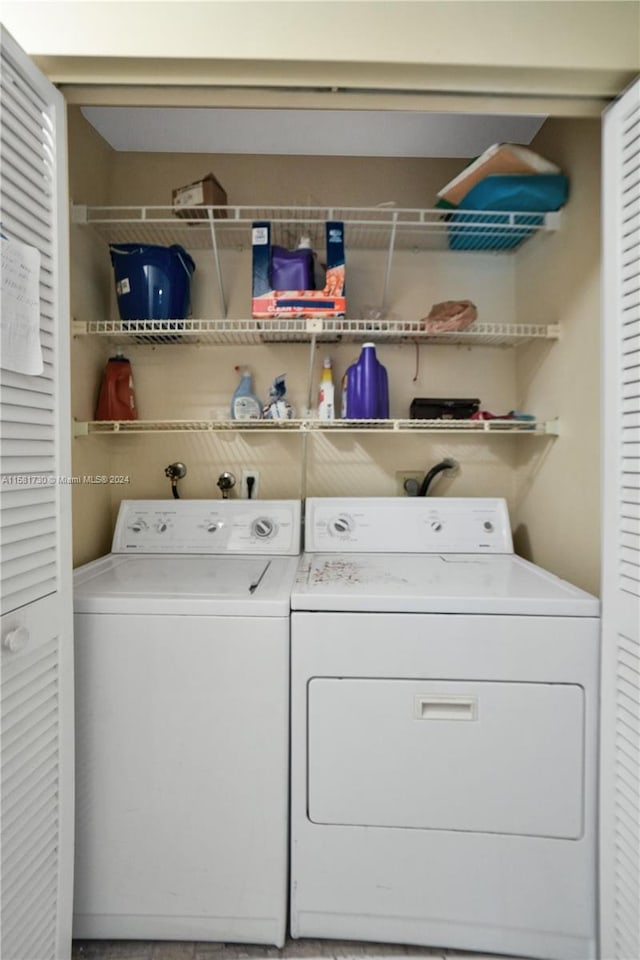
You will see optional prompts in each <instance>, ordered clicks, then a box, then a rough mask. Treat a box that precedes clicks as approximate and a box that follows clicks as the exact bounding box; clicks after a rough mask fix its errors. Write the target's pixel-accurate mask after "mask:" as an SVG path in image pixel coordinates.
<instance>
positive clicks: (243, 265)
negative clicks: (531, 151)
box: [111, 153, 519, 512]
mask: <svg viewBox="0 0 640 960" xmlns="http://www.w3.org/2000/svg"><path fill="white" fill-rule="evenodd" d="M114 164H115V166H114V176H113V187H112V190H111V201H112V202H114V203H121V204H129V203H133V204H136V203H156V204H168V203H169V202H170V199H171V190H172V189H173V188H174V187H177V186H181V185H183V184H186V183H189V182H191V181H193V180H196V179H198V178H199V177H201V176H202V175H203V174H204V173H206V172H208V171H209V170H211V171H212V172H214V173H215V175H216V176H217V177H218V179H219V180H220V182H221V183H222V184H223V185H224V187H225V189H226V191H227V194H228V197H229V202H230V203H239V204H244V203H249V204H250V203H262V204H264V203H267V204H285V205H290V204H292V203H293V204H295V203H298V204H307V203H311V204H320V205H324V204H336V205H340V204H345V205H353V206H358V205H367V206H371V205H375V204H377V203H379V202H385V201H394V202H395V203H396V205H398V206H409V207H430V206H432V205H433V203H434V200H435V194H436V191H437V189H438V188H439V187H440V186H442V184H443V183H445V182H446V181H447V180H448V179H450V177H451V176H452V175H453V174H455V173H457V172H458V170H459V169H460V168H461V167H462V166H463V165H464V161H461V160H415V159H413V160H386V159H384V160H381V159H373V158H337V157H336V158H327V157H323V158H316V157H286V156H280V157H277V156H276V157H263V156H227V155H224V156H223V155H220V156H209V155H194V154H180V155H171V154H153V155H146V154H141V153H117V154H116V156H115V159H114ZM297 239H298V238H297V236H293V235H292V237H291V243H292V244H293V245H295V243H296V242H297ZM183 242H184V243H185V244H188V239H187V240H184V241H183ZM192 253H193V256H194V259H195V261H196V273H195V275H194V281H193V310H194V316H199V317H203V316H204V317H210V316H214V317H215V316H219V315H220V313H219V304H218V300H217V295H216V284H215V279H214V278H215V273H214V269H213V260H212V255H211V253H209V252H207V251H192ZM346 255H347V299H348V312H349V315H350V316H355V317H357V316H360V313H361V311H362V309H363V308H364V307H365V306H366V305H367V304H377V303H379V302H380V300H381V295H382V284H383V277H384V272H385V266H386V256H385V254H384V253H382V252H372V251H355V250H349V249H347V254H346ZM223 272H224V278H225V293H226V295H227V299H228V302H229V315H230V316H231V317H238V318H242V317H247V316H249V315H250V291H251V252H250V250H249V249H245V250H242V251H235V252H234V251H230V252H225V253H224V255H223ZM467 297H468V298H470V299H473V300H474V302H476V303H477V304H478V307H479V310H480V315H481V317H483V318H484V319H486V320H493V321H497V322H500V321H502V322H511V321H512V319H513V315H514V299H513V298H514V265H513V260H512V258H510V257H506V258H504V257H496V256H494V255H491V254H487V255H480V256H477V257H476V256H467V255H464V254H463V255H459V254H451V253H448V252H443V253H435V254H434V253H410V252H409V253H399V254H397V255H396V256H395V257H394V263H393V270H392V279H391V289H390V297H389V301H390V308H391V310H392V311H393V312H394V313H396V314H397V315H399V316H400V317H402V318H406V319H411V320H415V319H419V318H420V317H423V316H425V315H426V314H427V313H428V311H429V309H430V308H431V306H432V304H433V303H435V302H437V301H439V300H444V299H457V298H467ZM111 309H112V316H114V317H115V316H117V311H116V305H115V302H112V306H111ZM309 350H310V348H309V345H308V344H274V345H264V346H207V345H166V346H158V347H148V346H141V345H132V346H130V347H129V346H128V347H127V355H128V356H129V357H130V359H131V362H132V364H133V369H134V377H135V384H136V396H137V401H138V406H139V410H140V416H141V417H142V418H143V419H145V418H160V419H163V418H166V419H175V418H190V417H192V418H206V419H209V418H214V419H215V418H225V417H226V416H227V415H228V409H229V402H230V398H231V394H232V392H233V390H234V388H235V386H236V384H237V375H236V373H235V372H234V366H235V365H237V364H238V365H245V364H246V365H248V366H249V367H250V368H251V369H252V371H253V372H254V383H255V389H256V392H257V393H258V395H259V397H260V398H261V399H262V400H266V397H267V392H268V387H269V384H270V382H271V381H272V380H273V378H274V377H275V376H276V375H277V374H280V373H286V377H287V385H288V396H289V399H290V401H291V403H292V404H293V406H294V410H295V411H296V413H297V415H299V416H300V415H303V413H304V411H305V408H306V406H307V403H308V393H307V376H308V368H309ZM359 351H360V346H359V345H357V344H327V345H320V346H319V347H318V348H317V350H316V355H315V361H314V376H313V384H312V397H311V405H312V407H313V406H315V405H316V403H317V388H318V381H319V376H320V368H321V365H322V358H323V356H324V355H325V354H328V355H330V356H331V357H332V360H333V365H334V375H335V382H336V390H337V392H338V393H339V383H340V378H341V376H342V374H343V372H344V370H345V369H346V367H347V366H348V364H349V363H351V362H352V361H353V360H355V359H356V358H357V356H358V354H359ZM378 353H379V356H380V359H381V360H382V362H383V363H384V364H385V365H386V366H387V368H388V371H389V377H390V383H391V414H392V416H395V417H407V416H408V411H409V405H410V403H411V400H412V398H413V397H415V396H444V397H446V396H473V397H475V396H478V397H480V398H481V399H482V401H483V402H484V404H485V405H486V406H487V407H488V408H489V409H493V410H503V411H504V410H508V409H511V407H512V406H513V403H514V401H515V381H514V374H515V356H514V352H513V351H510V350H493V349H489V348H474V349H473V350H470V349H466V348H464V349H463V348H456V347H433V346H432V347H428V346H425V345H423V346H421V347H420V348H419V352H418V351H417V350H416V348H415V347H414V346H413V345H412V344H410V343H407V344H402V345H385V344H379V345H378ZM414 377H415V378H416V379H415V380H414ZM111 442H112V443H113V447H112V450H113V460H112V470H113V472H115V473H123V474H125V475H130V476H131V484H130V486H129V487H128V488H127V489H126V490H122V489H117V488H112V490H111V494H112V510H113V512H115V511H116V509H117V505H118V502H119V500H120V497H121V496H122V495H126V496H130V495H132V496H160V497H162V496H167V495H168V494H169V485H168V482H167V481H166V479H165V478H164V467H165V466H166V464H167V463H169V462H170V461H171V460H175V459H181V460H183V461H184V462H185V463H186V464H187V468H188V474H187V477H186V478H185V480H184V481H183V482H182V483H181V491H182V494H183V495H184V496H193V497H216V496H219V492H218V490H217V488H216V479H217V476H218V475H219V473H221V472H222V471H223V470H231V471H232V472H233V473H235V474H236V476H237V477H238V478H239V477H240V474H241V471H242V468H243V467H253V468H257V469H259V470H260V495H261V496H262V497H300V496H302V495H304V494H305V493H306V494H308V495H317V496H322V495H346V496H348V495H385V494H394V493H396V490H397V483H398V482H397V480H396V476H395V474H396V471H397V470H415V471H417V472H420V471H422V472H425V471H426V470H427V469H428V468H429V467H430V466H431V465H433V463H435V462H437V461H438V460H440V459H441V458H442V457H443V456H445V455H447V454H449V455H452V456H456V457H457V459H459V460H460V461H461V462H462V466H463V469H462V471H461V473H460V474H459V475H458V476H457V477H456V478H455V479H453V478H451V479H450V480H449V479H448V478H444V477H443V478H441V479H440V481H439V483H438V486H437V491H438V492H439V493H443V492H445V491H449V492H450V493H452V494H455V495H469V494H487V495H488V494H491V493H493V494H496V493H499V494H502V495H504V496H506V497H508V498H511V495H512V491H513V457H514V454H515V450H514V442H513V441H511V440H509V439H508V438H505V437H496V438H494V439H482V438H480V439H479V438H475V437H471V438H465V439H457V438H456V440H455V442H453V443H452V440H451V438H448V437H442V436H433V437H429V436H421V437H419V438H416V437H415V436H406V437H405V436H391V437H389V436H388V435H387V436H379V435H368V436H364V435H355V434H351V435H348V436H346V435H342V436H336V437H333V438H328V437H326V436H320V437H310V438H309V439H308V444H309V448H308V456H309V472H308V476H307V486H306V488H305V487H304V486H303V483H302V474H301V461H302V444H303V439H302V437H301V436H288V435H283V436H273V435H271V436H266V435H265V436H259V437H256V436H254V435H251V436H247V435H246V434H245V435H234V434H229V433H222V434H215V433H214V434H211V435H198V436H185V435H172V436H171V437H167V436H160V437H159V436H145V437H135V438H133V437H121V438H112V440H111ZM517 442H519V440H518V439H516V440H515V443H517ZM435 490H436V487H435V486H434V491H435Z"/></svg>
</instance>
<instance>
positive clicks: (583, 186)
mask: <svg viewBox="0 0 640 960" xmlns="http://www.w3.org/2000/svg"><path fill="white" fill-rule="evenodd" d="M532 146H533V148H534V149H536V150H537V151H538V152H540V153H541V154H543V156H546V157H548V158H549V159H550V160H553V161H554V162H556V163H557V164H559V166H560V167H562V169H564V170H565V171H567V173H568V174H569V176H570V197H569V202H568V204H567V206H566V207H565V209H564V210H563V212H562V224H561V228H560V230H559V232H558V233H556V234H553V235H552V236H549V237H545V238H540V239H541V240H543V241H544V242H536V243H535V244H534V243H531V244H527V245H526V246H525V247H523V249H522V251H521V252H520V255H519V257H518V261H517V268H516V302H517V304H518V320H519V321H522V322H524V323H535V322H549V323H559V324H560V325H561V328H562V338H561V340H560V341H559V342H558V343H556V344H555V345H554V346H553V349H551V350H545V349H544V347H541V346H540V345H538V344H533V345H531V346H527V347H525V348H523V349H522V350H520V351H519V352H518V362H517V382H518V384H519V391H520V393H519V398H518V403H519V404H520V405H521V406H522V408H523V409H527V410H533V411H534V412H535V413H537V414H538V415H540V416H548V415H549V416H550V415H558V416H559V418H560V437H559V438H558V441H557V442H556V443H554V444H553V445H552V446H550V447H549V448H548V450H547V451H546V456H544V457H541V458H539V459H536V457H535V455H533V456H532V455H531V453H532V450H531V448H527V447H525V446H524V445H522V446H521V447H520V448H519V457H518V492H517V507H516V510H515V513H514V516H513V520H514V521H515V526H516V529H517V531H518V535H517V537H516V541H517V545H518V548H519V550H520V552H522V553H523V554H524V555H525V556H529V557H531V558H535V560H536V562H537V563H540V564H541V565H542V566H545V567H548V568H549V569H551V570H553V571H554V572H555V573H557V574H558V575H560V576H562V577H565V578H566V579H568V580H571V581H573V582H574V583H576V584H578V585H579V586H581V587H583V588H584V589H587V590H590V591H591V592H593V593H596V594H597V593H599V587H600V564H599V555H600V176H601V174H600V122H599V121H598V120H565V121H559V120H548V121H547V122H546V123H545V125H544V126H543V128H542V130H541V131H540V133H539V134H538V136H537V137H536V138H535V140H534V142H533V144H532Z"/></svg>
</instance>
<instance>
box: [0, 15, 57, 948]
mask: <svg viewBox="0 0 640 960" xmlns="http://www.w3.org/2000/svg"><path fill="white" fill-rule="evenodd" d="M1 39H2V44H1V48H2V63H1V70H0V82H1V85H2V87H1V95H2V99H1V107H2V109H1V114H0V121H1V123H0V127H1V130H0V132H1V140H0V219H1V227H0V230H1V231H2V235H3V238H4V239H3V241H2V243H3V258H4V255H5V253H6V254H7V256H9V252H8V251H9V250H10V249H11V250H13V251H16V250H24V249H25V248H32V249H33V248H35V250H37V251H38V253H39V258H40V270H39V296H38V302H39V314H40V344H41V350H42V358H43V371H42V373H40V374H37V375H28V374H26V373H23V372H18V371H19V370H20V361H19V360H18V361H16V359H15V358H14V357H12V356H11V355H10V354H9V351H6V352H5V349H4V348H5V347H6V344H7V339H6V337H7V330H8V328H7V326H4V327H3V328H2V334H3V352H2V354H1V355H0V368H1V369H0V474H1V476H0V578H1V593H2V610H1V613H2V621H1V622H2V673H1V678H0V680H1V712H2V726H1V756H2V784H1V786H2V790H1V833H0V836H1V844H2V848H1V854H2V857H1V870H0V883H1V889H0V901H1V911H0V919H1V928H0V956H1V957H2V960H60V958H64V957H67V956H68V955H69V950H70V934H71V879H72V856H73V839H72V838H73V691H72V679H73V677H72V602H71V561H70V555H69V543H70V505H69V486H68V483H67V484H65V482H64V478H65V477H68V475H69V473H70V469H69V435H68V434H69V431H68V422H69V397H68V381H69V373H68V326H69V316H68V263H67V258H68V253H67V234H68V228H67V215H68V214H67V210H68V208H67V201H66V177H67V174H66V142H65V138H66V125H65V117H64V101H63V99H62V97H61V95H60V93H59V92H58V91H57V90H55V88H54V87H53V86H52V85H51V84H50V83H49V82H48V81H47V80H46V78H45V77H44V76H43V75H42V74H41V73H40V72H39V71H38V70H36V68H35V67H34V66H33V64H31V63H30V62H29V61H28V59H27V58H26V56H25V55H24V53H23V51H22V50H20V48H19V47H18V46H17V45H16V44H15V43H14V42H13V40H12V38H11V37H9V36H8V35H7V34H6V32H5V31H2V37H1ZM3 272H4V277H3V282H4V283H7V278H8V276H9V275H10V271H9V270H8V269H6V261H5V270H4V271H3ZM0 322H2V321H1V320H0ZM5 323H6V317H5Z"/></svg>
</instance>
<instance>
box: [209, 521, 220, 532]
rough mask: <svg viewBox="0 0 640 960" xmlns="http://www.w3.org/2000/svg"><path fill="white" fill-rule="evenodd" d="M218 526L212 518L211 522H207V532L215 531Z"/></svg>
mask: <svg viewBox="0 0 640 960" xmlns="http://www.w3.org/2000/svg"><path fill="white" fill-rule="evenodd" d="M219 529H220V527H219V526H218V524H217V523H216V521H215V520H212V521H211V523H208V524H207V533H216V532H217V531H218V530H219Z"/></svg>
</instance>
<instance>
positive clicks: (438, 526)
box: [429, 520, 442, 533]
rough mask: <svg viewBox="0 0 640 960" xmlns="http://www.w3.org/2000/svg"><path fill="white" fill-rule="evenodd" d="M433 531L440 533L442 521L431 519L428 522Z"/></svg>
mask: <svg viewBox="0 0 640 960" xmlns="http://www.w3.org/2000/svg"><path fill="white" fill-rule="evenodd" d="M429 526H430V527H431V529H432V530H433V531H434V533H440V531H441V530H442V522H441V521H440V520H432V521H431V523H430V524H429Z"/></svg>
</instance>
